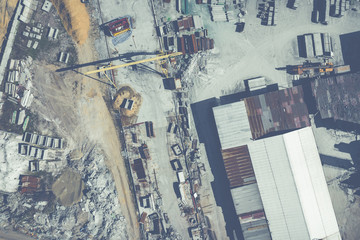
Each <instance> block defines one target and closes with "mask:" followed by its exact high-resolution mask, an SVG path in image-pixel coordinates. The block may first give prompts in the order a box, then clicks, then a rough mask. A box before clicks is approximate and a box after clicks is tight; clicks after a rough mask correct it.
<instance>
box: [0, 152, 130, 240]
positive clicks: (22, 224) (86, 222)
mask: <svg viewBox="0 0 360 240" xmlns="http://www.w3.org/2000/svg"><path fill="white" fill-rule="evenodd" d="M70 165H72V167H73V168H75V169H77V171H80V174H81V176H80V175H79V176H78V178H79V179H80V178H81V179H83V180H81V179H80V181H84V185H85V186H84V187H85V190H84V191H83V192H84V195H83V196H82V198H81V201H80V202H79V203H76V204H74V205H72V206H61V205H60V203H57V202H56V201H54V199H55V196H54V195H52V194H48V195H46V196H47V197H46V198H45V199H44V198H43V199H36V198H34V197H33V198H30V197H28V196H29V195H25V194H20V193H19V192H17V193H10V194H6V195H3V194H1V195H0V212H1V214H0V228H13V229H14V230H17V231H19V232H22V233H25V234H27V235H30V236H34V237H36V239H90V238H92V239H128V237H127V234H126V223H125V218H124V217H123V216H122V214H121V211H120V207H119V203H118V196H117V193H116V191H115V184H114V182H113V180H112V176H111V173H110V172H109V170H108V169H107V167H106V165H105V159H104V156H103V154H102V153H101V152H100V151H98V150H97V149H94V150H92V151H91V153H89V154H87V155H85V157H84V158H83V159H82V160H79V161H73V162H70ZM7 172H10V171H7ZM28 178H29V177H28ZM31 178H34V179H37V178H35V177H31ZM18 182H19V180H17V183H18Z"/></svg>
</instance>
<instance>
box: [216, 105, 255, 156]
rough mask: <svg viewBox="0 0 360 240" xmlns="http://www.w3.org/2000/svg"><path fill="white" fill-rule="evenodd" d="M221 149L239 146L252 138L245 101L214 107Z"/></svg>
mask: <svg viewBox="0 0 360 240" xmlns="http://www.w3.org/2000/svg"><path fill="white" fill-rule="evenodd" d="M213 112H214V117H215V122H216V127H217V130H218V134H219V139H220V143H221V149H223V150H224V149H228V148H233V147H238V146H242V145H244V144H246V143H247V142H249V141H250V140H251V138H252V136H251V130H250V125H249V120H248V116H247V112H246V108H245V102H244V101H240V102H234V103H231V104H226V105H221V106H217V107H214V108H213Z"/></svg>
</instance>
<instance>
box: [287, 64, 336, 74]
mask: <svg viewBox="0 0 360 240" xmlns="http://www.w3.org/2000/svg"><path fill="white" fill-rule="evenodd" d="M286 71H287V73H289V74H292V75H308V76H316V75H324V74H330V73H331V72H333V71H334V65H333V63H330V62H326V63H321V62H316V63H313V62H309V61H306V62H304V64H301V65H288V66H286Z"/></svg>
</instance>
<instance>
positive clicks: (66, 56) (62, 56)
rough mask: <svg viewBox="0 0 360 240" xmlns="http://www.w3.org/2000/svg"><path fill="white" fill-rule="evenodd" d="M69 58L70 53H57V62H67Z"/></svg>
mask: <svg viewBox="0 0 360 240" xmlns="http://www.w3.org/2000/svg"><path fill="white" fill-rule="evenodd" d="M69 58H70V53H65V52H60V53H59V59H58V61H59V62H63V63H68V62H69Z"/></svg>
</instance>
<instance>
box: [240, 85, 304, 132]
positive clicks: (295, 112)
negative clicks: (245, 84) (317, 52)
mask: <svg viewBox="0 0 360 240" xmlns="http://www.w3.org/2000/svg"><path fill="white" fill-rule="evenodd" d="M244 101H245V105H246V110H247V113H248V118H249V123H250V127H251V133H252V137H253V138H254V139H257V138H260V137H262V136H264V135H265V134H267V133H271V132H275V131H284V130H293V129H297V128H302V127H306V126H310V121H309V113H308V109H307V106H306V104H305V102H304V99H303V89H302V87H301V86H296V87H292V88H287V89H283V90H280V91H275V92H269V93H266V94H263V95H259V96H253V97H249V98H246V99H245V100H244Z"/></svg>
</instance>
